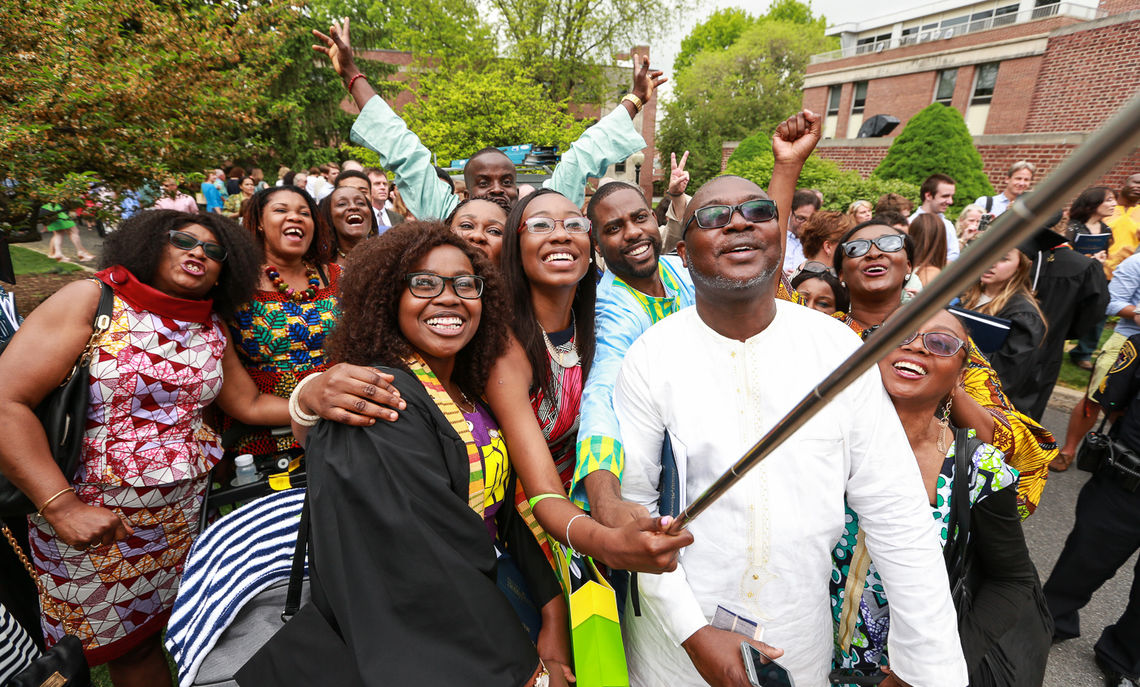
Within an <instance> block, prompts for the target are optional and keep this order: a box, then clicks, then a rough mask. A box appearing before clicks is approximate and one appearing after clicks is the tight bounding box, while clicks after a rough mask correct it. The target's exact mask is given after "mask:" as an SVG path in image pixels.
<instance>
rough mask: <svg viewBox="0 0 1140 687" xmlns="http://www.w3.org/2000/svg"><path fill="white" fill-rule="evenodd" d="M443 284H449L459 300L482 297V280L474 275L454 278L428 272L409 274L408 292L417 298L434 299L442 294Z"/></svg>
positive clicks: (462, 275)
mask: <svg viewBox="0 0 1140 687" xmlns="http://www.w3.org/2000/svg"><path fill="white" fill-rule="evenodd" d="M445 282H451V288H452V289H453V290H454V291H455V295H456V296H459V297H460V298H464V299H467V300H472V299H475V298H479V297H480V296H482V295H483V278H482V277H480V276H477V275H474V274H461V275H458V276H455V277H443V276H440V275H438V274H432V273H430V272H419V273H416V274H409V275H408V290H410V291H411V292H412V295H413V296H415V297H417V298H435V297H436V296H438V295H439V294H441V293H443V285H444V283H445Z"/></svg>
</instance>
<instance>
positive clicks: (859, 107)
mask: <svg viewBox="0 0 1140 687" xmlns="http://www.w3.org/2000/svg"><path fill="white" fill-rule="evenodd" d="M854 91H855V92H854V94H853V95H852V96H851V114H862V113H863V107H864V106H866V104H867V82H866V81H856V82H855V89H854Z"/></svg>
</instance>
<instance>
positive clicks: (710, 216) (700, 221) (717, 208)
mask: <svg viewBox="0 0 1140 687" xmlns="http://www.w3.org/2000/svg"><path fill="white" fill-rule="evenodd" d="M737 212H739V213H740V216H741V217H743V218H744V219H745V220H746V221H748V222H770V221H772V220H774V219H776V218H777V217H779V216H780V213H779V211H777V210H776V203H775V202H774V201H771V200H764V199H756V200H746V201H744V202H743V203H741V204H740V205H706V206H704V207H703V208H697V211H696V212H694V213H693V216H692V217H690V218H689V221H688V222H686V223H685V231H688V230H689V225H690V224H692V223H693V220H696V222H697V226H698V227H700V228H701V229H718V228H720V227H726V226H728V224H729V223H730V222H732V216H733V214H735V213H737ZM683 233H684V232H682V234H683Z"/></svg>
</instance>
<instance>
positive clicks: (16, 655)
mask: <svg viewBox="0 0 1140 687" xmlns="http://www.w3.org/2000/svg"><path fill="white" fill-rule="evenodd" d="M2 543H3V542H0V544H2ZM39 655H40V652H39V649H37V648H36V645H35V644H34V643H32V639H31V638H30V637H28V633H27V632H24V628H23V627H21V626H20V623H18V622H16V619H15V618H13V617H12V614H10V613H9V612H8V609H6V608H4V604H0V685H2V684H4V683H5V682H7V681H8V678H10V677H12V676H13V675H16V674H17V673H19V672H20V671H21V670H23V669H24V668H26V667H28V664H30V663H31V662H32V661H33V660H35V659H37V658H39Z"/></svg>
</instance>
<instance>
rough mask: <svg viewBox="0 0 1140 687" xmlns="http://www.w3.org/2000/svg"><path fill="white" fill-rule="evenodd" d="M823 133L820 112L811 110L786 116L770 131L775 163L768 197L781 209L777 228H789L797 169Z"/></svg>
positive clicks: (781, 239)
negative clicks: (772, 132) (773, 130)
mask: <svg viewBox="0 0 1140 687" xmlns="http://www.w3.org/2000/svg"><path fill="white" fill-rule="evenodd" d="M822 136H823V126H822V124H821V121H820V116H819V115H818V114H816V113H814V112H812V111H811V110H804V111H803V112H800V113H799V114H796V115H792V116H791V117H788V118H787V119H785V120H784V121H782V122H780V125H779V126H777V127H776V131H775V133H774V134H772V155H773V156H774V157H775V166H774V167H773V168H772V180H771V181H770V182H768V197H769V198H771V199H772V200H773V201H775V202H776V209H777V210H778V211H779V213H780V228H781V229H783V230H784V231H787V229H788V217H789V216H791V214H792V196H794V195H795V193H796V184H797V183H798V182H799V179H800V172H801V171H802V170H803V168H804V162H806V161H807V159H808V157H809V156H810V155H811V153H812V151H813V150H815V146H816V144H818V143H819V139H820V138H821V137H822ZM785 239H786V235H785V234H783V233H781V234H780V241H781V242H783V241H784V240H785ZM781 245H782V244H781Z"/></svg>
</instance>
